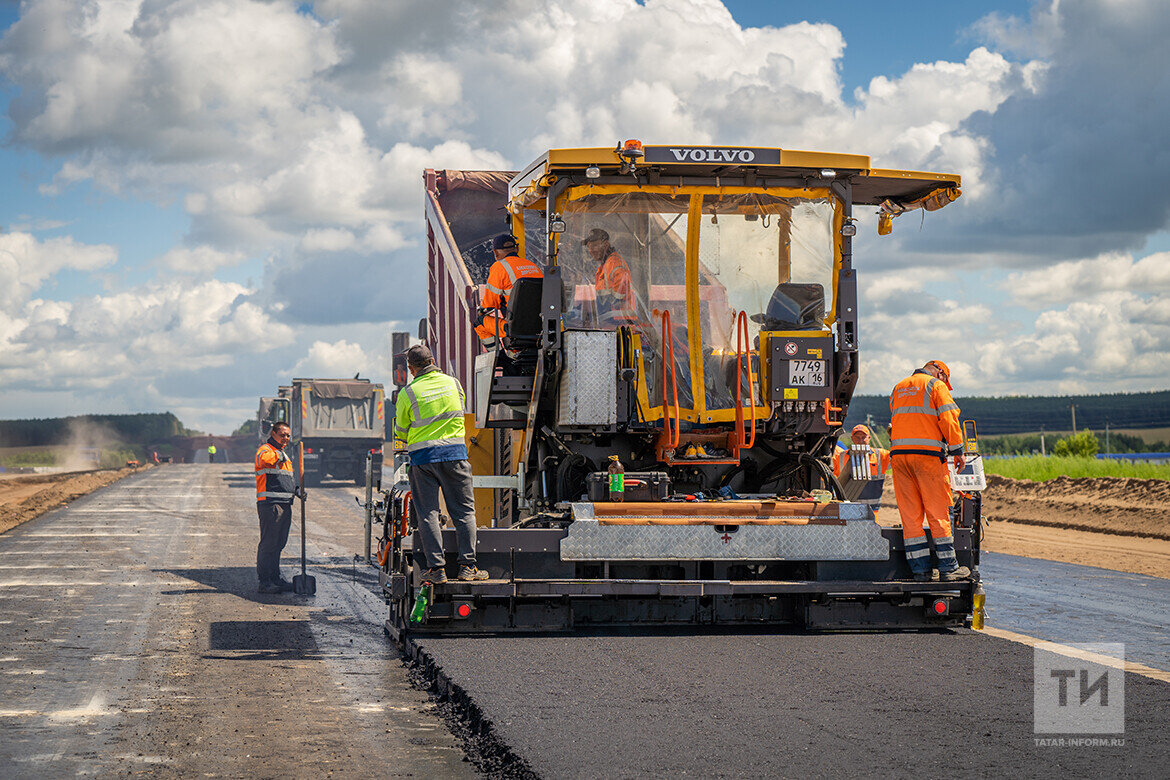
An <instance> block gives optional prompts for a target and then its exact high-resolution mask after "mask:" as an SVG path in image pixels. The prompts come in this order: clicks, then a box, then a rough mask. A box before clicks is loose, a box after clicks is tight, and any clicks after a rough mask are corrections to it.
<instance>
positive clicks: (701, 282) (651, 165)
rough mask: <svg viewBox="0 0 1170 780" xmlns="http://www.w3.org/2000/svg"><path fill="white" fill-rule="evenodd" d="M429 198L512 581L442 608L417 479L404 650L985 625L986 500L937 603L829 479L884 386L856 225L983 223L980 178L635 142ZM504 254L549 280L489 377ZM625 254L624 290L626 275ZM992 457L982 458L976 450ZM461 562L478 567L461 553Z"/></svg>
mask: <svg viewBox="0 0 1170 780" xmlns="http://www.w3.org/2000/svg"><path fill="white" fill-rule="evenodd" d="M424 185H425V190H426V197H425V219H426V226H427V246H428V258H427V262H428V277H427V278H428V280H429V289H428V298H427V301H428V302H427V307H428V308H427V318H426V320H425V322H424V328H423V332H421V333H420V337H422V338H424V339H425V341H426V343H427V344H428V345H429V346H430V348H431V350H432V352H433V353H434V355H435V359H436V362H437V364H438V366H439V368H440V369H442V370H443V371H444V372H446V373H448V374H450V375H452V376H454V377H456V378H457V379H459V380H460V382H461V383H462V384H463V387H464V388H465V390H466V397H467V408H466V409H465V410H464V411H465V419H466V422H467V441H468V447H469V454H470V458H471V461H472V469H473V473H474V478H473V479H474V485H475V488H476V490H475V493H476V508H477V523H478V525H479V526H480V528H479V530H478V553H477V555H478V563H479V566H480V567H481V568H483V569H485V570H486V571H487V572H488V573H489V575H490V579H488V580H486V581H483V582H471V583H469V582H457V581H451V582H448V583H443V584H438V585H428V584H426V583H424V582H422V580H421V577H420V575H421V570H420V567H419V565H418V563H417V562H416V556H415V554H414V551H415V550H416V549H418V546H419V540H418V537H417V534H415V532H414V514H413V511H412V507H411V501H410V493H409V484H408V482H407V481H406V480H405V479H404V471H403V470H400V471H399V472H398V474H397V481H396V482H395V484H393V485H392V486H391V487H390V489H389V490H387V491H386V497H385V501H384V504H383V509H382V514H381V523H382V539H381V540H380V541H379V556H378V560H379V566H380V572H379V579H380V581H381V583H382V588H383V593H384V596H385V598H386V600H387V602H388V604H389V615H388V619H387V621H386V630H387V631H388V632H389V633H390V634H391V635H392V636H393V637H395V638H396V639H397V640H399V641H407V639H408V638H409V636H411V635H412V634H414V633H417V632H430V631H449V632H450V631H453V632H476V631H492V632H495V631H511V630H515V631H525V630H528V631H547V630H568V629H573V628H577V627H581V626H591V625H635V624H636V625H639V626H646V625H655V624H664V625H680V624H681V625H703V624H706V625H734V624H749V625H759V624H764V625H772V624H793V625H798V626H804V627H808V628H815V629H842V628H845V629H856V628H873V629H890V628H895V629H902V628H937V627H943V626H959V625H963V624H965V623H969V622H970V621H971V619H972V617H973V615H974V614H975V612H976V610H977V609H978V608H979V606H980V605H981V590H980V589H979V575H978V563H979V538H980V530H979V529H980V527H981V525H980V524H981V516H980V515H981V505H980V494H979V493H978V492H977V489H975V488H974V487H972V488H971V489H970V490H966V491H963V492H961V493H957V494H956V502H955V505H954V507H953V509H952V512H953V519H954V525H955V531H954V541H955V548H956V551H957V555H958V558H959V561H960V563H961V564H963V565H966V566H969V567H971V569H972V571H973V575H972V577H971V579H970V580H965V581H960V582H939V581H937V580H936V581H933V582H925V583H923V582H914V581H913V578H912V576H911V574H910V571H909V569H908V567H907V565H906V562H905V558H904V553H903V547H902V534H901V529H900V527H899V526H898V525H897V524H896V519H895V518H888V517H885V516H888V515H892V514H894V513H892V512H889V511H887V512H884V513H882V515H883V520H884V523H883V524H879V523H878V522H877V521H876V520H875V515H874V512H873V511H872V509H871V507H870V506H869V505H867V504H866V503H864V502H859V501H850V500H847V499H846V497H845V494H844V491H843V489H842V486H841V483H840V482H839V481H838V480H837V479H836V478H835V476H834V474H833V473H832V470H831V466H830V463H831V455H832V451H833V448H834V447H835V446H836V442H837V439H838V437H839V436H840V434H841V433H842V427H843V426H842V423H843V420H844V416H845V414H846V413H847V410H848V406H849V402H850V399H851V398H852V394H853V389H854V387H855V386H856V383H857V380H858V371H859V354H860V352H859V351H860V349H861V344H860V340H859V330H858V322H859V313H858V306H857V290H858V275H857V271H856V270H855V268H854V254H853V245H854V236H855V235H856V232H857V231H856V222H855V217H854V209H855V208H856V207H858V206H873V207H876V209H877V214H878V220H877V222H878V232H879V233H880V234H885V233H888V232H890V229H891V228H892V225H893V221H894V219H895V218H896V217H897V216H898V215H899V214H902V213H905V212H907V211H912V210H916V209H923V210H926V211H934V210H937V209H939V208H942V207H943V206H946V205H947V204H949V203H950V202H952V201H953V200H955V199H956V198H957V197H959V195H960V194H961V190H960V187H961V181H960V178H959V176H957V175H954V174H946V173H926V172H917V171H901V170H888V169H880V168H875V167H874V166H873V165H872V164H871V162H870V158H869V157H867V156H862V155H854V154H833V153H821V152H803V151H793V150H788V149H781V148H774V147H773V148H763V147H711V146H643V145H642V144H641V143H640V142H637V141H629V142H626V143H624V144H623V143H619V144H618V145H617V146H616V147H615V148H613V149H609V148H587V149H553V150H550V151H548V152H547V153H545V154H543V155H541V156H540V157H539V158H538V159H536V160H535V161H534V162H533V163H531V164H530V165H528V166H526V167H525V168H524V169H522V170H520V171H452V170H446V171H444V170H427V171H425V173H424ZM504 231H510V232H511V233H512V234H513V235H514V236H515V237H516V239H517V241H518V243H519V245H520V249H519V254H520V255H521V256H523V257H525V258H527V259H528V260H530V261H532V262H534V263H537V264H538V265H540V266H541V267H542V268H543V271H544V277H543V279H519V280H517V281H516V283H515V286H514V287H513V288H512V291H511V294H510V296H509V299H508V302H507V311H506V313H505V315H504V316H505V320H506V322H507V332H508V335H507V337H506V338H504V339H502V340H501V343H500V344H499V345H498V346H497V347H496V348H495V349H494V350H490V351H485V350H484V349H482V348H481V347H480V345H479V341H478V339H477V338H476V337H475V335H474V333H473V330H472V326H473V319H474V316H475V314H476V308H477V302H478V301H479V300H480V298H479V296H480V294H481V288H480V285H482V284H483V283H484V282H485V281H486V278H487V273H488V269H489V268H490V265H491V263H492V259H493V258H492V253H491V239H492V237H493V236H494V235H497V234H499V233H501V232H504ZM614 254H616V255H617V256H618V257H619V259H620V261H621V263H618V265H624V266H625V270H624V273H623V274H622V276H624V279H623V282H622V284H621V285H614V284H613V280H612V276H611V275H609V274H608V273H602V272H601V271H600V270H599V269H600V267H601V265H602V264H603V263H607V262H614V263H616V261H611V260H610V259H609V258H610V256H611V255H614ZM615 287H616V288H617V289H615ZM968 446H969V448H970V450H971V452H972V457H975V455H974V453H975V450H976V449H977V443H976V441H975V436H974V433H973V431H972V432H971V435H970V438H969V442H968ZM614 456H616V457H617V459H618V461H619V462H620V464H621V466H622V468H623V469H624V475H623V480H624V493H622V494H621V496H622V497H624V500H621V501H617V500H613V499H615V498H617V497H618V496H617V495H616V494H611V493H610V491H609V489H608V488H609V487H610V485H609V484H608V483H609V474H608V473H607V465H608V464H609V463H611V462H612V460H611V459H612V458H613V457H614ZM856 460H858V461H866V460H867V459H866V458H857V459H856ZM851 477H852V478H853V479H854V480H859V479H881V475H870V474H860V473H859V474H853V475H851ZM891 520H893V522H891ZM444 547H445V549H446V551H447V555H448V560H449V562H451V561H453V560H454V557H453V556H454V553H455V549H456V547H455V539H454V531H453V530H451V529H445V530H444Z"/></svg>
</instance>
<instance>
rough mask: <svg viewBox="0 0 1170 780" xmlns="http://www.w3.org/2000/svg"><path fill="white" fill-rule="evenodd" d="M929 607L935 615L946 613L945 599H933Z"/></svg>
mask: <svg viewBox="0 0 1170 780" xmlns="http://www.w3.org/2000/svg"><path fill="white" fill-rule="evenodd" d="M930 608H931V610H932V611H933V612H934V614H936V615H945V614H947V601H946V599H935V600H934V603H933V604H931V605H930Z"/></svg>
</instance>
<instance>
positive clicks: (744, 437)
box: [735, 311, 756, 450]
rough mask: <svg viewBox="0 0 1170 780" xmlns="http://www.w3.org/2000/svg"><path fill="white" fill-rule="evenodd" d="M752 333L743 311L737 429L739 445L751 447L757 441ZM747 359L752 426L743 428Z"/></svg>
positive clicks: (738, 344) (737, 342)
mask: <svg viewBox="0 0 1170 780" xmlns="http://www.w3.org/2000/svg"><path fill="white" fill-rule="evenodd" d="M751 345H752V339H751V333H750V332H749V331H748V324H747V312H743V311H741V312H740V313H739V317H738V318H736V322H735V429H736V431H737V432H738V433H739V446H740V447H744V448H746V449H749V450H750V449H751V448H752V447H753V446H754V445H755V443H756V377H755V374H754V372H753V371H752V355H751V352H750V351H749V350H750V349H751ZM745 358H746V359H747V374H748V405H750V406H751V408H752V424H751V428H750V429H749V430H748V431H747V432H745V431H744V429H743V400H742V397H743V381H742V379H743V364H744V359H745Z"/></svg>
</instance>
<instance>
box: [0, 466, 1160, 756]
mask: <svg viewBox="0 0 1170 780" xmlns="http://www.w3.org/2000/svg"><path fill="white" fill-rule="evenodd" d="M247 472H248V467H247V465H246V464H241V465H236V464H226V465H221V464H215V465H207V464H202V465H175V466H164V467H161V468H157V469H154V470H151V471H149V472H147V473H144V474H141V475H138V476H135V477H132V478H130V479H128V480H124V481H123V482H120V483H116V484H115V485H113V486H111V487H109V488H106V489H104V490H102V491H100V492H98V493H96V494H94V495H92V496H89V497H87V498H84V499H81V500H79V501H77V502H75V503H74V504H72V505H71V506H70V507H67V508H65V509H62V510H58V511H56V512H53V513H50V514H49V515H46V516H44V517H42V518H40V519H38V520H35V521H33V522H31V523H28V524H26V525H24V526H21V527H19V528H17V529H15V530H13V531H11V532H9V533H7V534H4V535H0V776H5V777H8V776H14V777H29V776H44V777H57V776H61V775H65V774H79V773H80V774H99V775H103V774H117V773H127V774H146V775H147V776H150V775H152V774H153V775H163V776H172V775H195V774H204V775H224V776H244V775H247V776H277V775H293V776H319V775H326V774H330V773H335V774H340V775H366V776H384V775H387V774H403V775H405V774H411V775H416V776H425V777H458V776H467V775H470V774H471V773H472V770H471V767H470V765H469V764H468V763H467V762H466V761H464V754H463V753H462V751H461V746H460V742H459V741H458V740H457V739H456V738H455V737H454V736H452V734H451V733H450V732H449V731H448V730H447V729H446V727H445V725H444V724H443V722H442V721H440V720H439V718H438V716H437V715H436V713H435V711H434V709H433V707H432V706H431V704H430V702H429V700H428V699H427V697H426V695H425V694H424V693H423V692H421V691H419V690H418V689H417V688H413V687H411V685H410V682H409V679H408V676H407V673H408V670H407V669H406V668H405V667H404V666H403V665H402V663H401V661H400V660H399V659H398V657H397V654H396V652H395V651H394V650H393V649H392V648H391V647H390V646H389V644H388V642H387V640H386V639H385V637H384V636H383V633H382V628H381V624H382V621H383V620H384V619H385V612H386V608H385V606H384V604H382V602H381V601H380V600H379V599H378V597H377V596H376V595H375V593H374V591H375V590H376V582H375V581H374V580H373V578H372V576H371V574H370V570H369V569H368V568H365V567H363V566H362V565H361V564H360V563H358V564H355V562H354V561H353V555H354V553H355V552H358V551H360V548H361V544H362V535H361V534H362V527H361V522H360V517H361V510H360V508H359V507H358V506H357V505H356V504H355V502H354V501H353V496H354V495H357V494H358V492H359V491H358V490H357V489H356V488H354V487H352V486H349V487H341V486H340V485H337V486H333V487H328V488H323V489H319V490H316V491H312V494H311V496H310V502H309V506H310V512H309V518H310V520H309V524H308V535H309V557H310V561H311V564H310V565H311V567H312V573H313V574H315V575H316V577H317V584H318V595H317V597H316V598H315V599H312V600H309V599H302V598H298V597H295V596H290V595H279V596H261V595H258V594H256V593H255V589H254V587H255V583H254V577H255V575H254V571H253V569H252V565H253V562H254V550H255V543H256V521H255V509H254V504H253V503H252V495H251V489H252V488H251V477H250V475H249V474H248V473H247ZM298 551H299V536H298V535H297V533H296V526H295V525H294V533H293V535H292V538H291V539H290V543H289V547H288V548H287V549H286V556H285V560H284V569H285V574H286V576H291V575H292V573H293V572H294V565H293V564H294V558H295V555H294V553H296V552H298ZM1033 564H1035V565H1041V566H1042V565H1043V564H1044V562H1037V561H1030V560H1029V559H1017V558H1013V557H1012V556H1002V555H1000V556H995V555H987V556H986V557H985V561H984V574H985V576H986V577H987V578H988V583H987V590H988V603H989V607H990V610H991V612H990V622H991V623H993V624H994V625H997V626H999V627H1003V628H1010V629H1012V630H1014V631H1017V632H1020V633H1026V634H1031V635H1034V636H1041V637H1042V638H1044V639H1051V640H1054V641H1062V642H1078V641H1119V640H1118V639H1117V637H1118V636H1124V637H1126V638H1125V639H1121V640H1120V641H1125V642H1127V657H1128V658H1129V660H1140V661H1142V662H1143V663H1146V664H1149V665H1151V666H1155V667H1159V668H1166V664H1165V662H1164V660H1163V662H1162V663H1159V660H1158V659H1159V657H1161V658H1163V659H1164V658H1165V649H1164V645H1159V644H1158V642H1157V641H1156V640H1157V638H1158V636H1160V635H1159V634H1158V632H1157V631H1156V629H1154V628H1149V627H1148V626H1147V628H1146V629H1142V631H1140V632H1139V631H1138V629H1137V628H1135V627H1137V626H1140V625H1142V624H1143V623H1153V622H1156V621H1162V625H1165V618H1164V617H1163V615H1164V610H1165V603H1166V599H1165V591H1164V590H1163V591H1157V590H1142V588H1147V589H1148V588H1156V587H1157V586H1158V583H1159V582H1161V581H1156V582H1154V583H1144V582H1138V580H1142V581H1144V580H1151V579H1154V578H1139V577H1138V575H1118V576H1120V577H1121V579H1122V580H1124V582H1116V583H1115V582H1112V581H1111V580H1110V579H1109V577H1110V576H1111V575H1114V574H1115V573H1112V572H1103V570H1099V569H1088V567H1077V566H1072V565H1070V564H1052V565H1053V566H1055V567H1057V568H1056V569H1043V570H1040V569H1029V568H1028V567H1029V566H1031V565H1033ZM1086 569H1088V570H1087V571H1086ZM1131 577H1132V578H1135V579H1134V580H1133V581H1130V580H1129V579H1128V578H1131ZM1162 587H1164V585H1163V586H1162ZM1117 590H1120V591H1122V592H1124V593H1126V594H1130V595H1129V596H1127V597H1126V598H1130V597H1132V600H1131V601H1124V604H1126V606H1124V607H1123V606H1121V605H1122V603H1123V600H1118V599H1117V598H1113V599H1110V594H1111V593H1113V592H1114V591H1117ZM1134 594H1138V595H1134ZM1141 594H1149V596H1148V598H1143V596H1142V595H1141ZM1159 599H1160V600H1161V604H1160V605H1159V608H1160V609H1161V610H1163V612H1157V611H1151V612H1148V613H1145V614H1146V615H1148V619H1147V617H1143V612H1142V611H1141V607H1142V604H1143V602H1144V601H1148V602H1154V601H1157V600H1159ZM1043 605H1047V607H1043ZM1054 605H1055V606H1054ZM1086 605H1088V606H1090V607H1092V609H1087V608H1086ZM1045 609H1047V611H1044V610H1045ZM1037 615H1041V616H1042V619H1041V618H1038V617H1036V616H1037ZM1142 632H1144V633H1142ZM1163 633H1164V632H1163ZM1162 640H1163V641H1164V637H1162ZM420 642H421V644H422V647H423V650H424V651H425V653H427V654H428V656H429V657H430V658H431V659H432V660H433V662H434V664H435V665H436V666H437V667H439V671H440V673H441V675H442V676H443V677H444V678H446V679H447V680H450V681H451V683H453V684H454V685H456V686H458V687H459V688H460V689H461V690H462V691H463V692H464V693H465V694H466V695H467V697H468V699H469V700H470V701H471V702H472V703H473V704H474V707H475V708H476V709H477V710H478V712H479V713H481V714H482V715H483V717H484V718H485V719H486V720H487V721H488V722H490V724H491V728H492V731H493V732H494V734H495V736H496V738H497V739H498V740H499V741H500V742H502V743H503V744H504V745H505V746H506V747H507V748H508V749H509V750H510V751H511V753H512V754H513V755H515V756H517V757H519V759H521V760H522V761H523V762H524V763H525V764H526V765H527V767H528V768H529V769H530V770H531V771H532V772H533V773H535V774H537V775H540V776H544V777H551V778H556V777H648V776H653V777H659V776H670V775H674V776H711V777H724V776H747V775H763V776H776V777H795V776H798V775H799V776H813V777H820V776H837V775H844V774H849V775H860V776H875V777H876V776H882V777H936V776H947V775H948V774H953V775H955V776H964V777H966V776H973V775H987V776H1003V775H1010V776H1013V777H1015V776H1025V777H1039V776H1046V775H1057V776H1059V775H1071V776H1102V775H1121V776H1164V772H1163V771H1161V770H1162V769H1163V768H1164V767H1165V766H1167V765H1170V740H1168V739H1167V738H1166V737H1165V736H1164V735H1163V734H1162V731H1163V728H1164V724H1166V723H1168V722H1170V685H1168V684H1167V683H1163V682H1158V681H1156V680H1151V679H1148V678H1146V677H1140V676H1136V675H1132V674H1131V675H1127V676H1126V688H1125V706H1126V731H1125V733H1124V735H1123V737H1124V742H1125V744H1124V745H1116V746H1106V747H1099V746H1093V747H1084V746H1079V747H1075V748H1074V747H1058V746H1052V745H1048V744H1044V745H1039V744H1037V743H1036V738H1037V737H1038V736H1041V735H1037V734H1034V733H1033V719H1032V690H1033V689H1032V675H1033V654H1032V652H1033V651H1032V649H1031V648H1030V647H1027V646H1024V645H1019V644H1015V643H1012V642H1008V641H1005V640H1001V639H997V638H993V637H990V636H986V635H982V634H979V633H976V632H971V631H958V632H954V633H950V632H947V633H938V634H865V633H839V634H815V635H814V634H804V633H798V632H784V631H760V632H720V633H698V634H696V633H693V632H692V633H685V634H682V633H654V632H640V633H639V632H625V633H594V634H590V635H582V636H495V637H464V638H438V637H436V638H428V639H422V640H420ZM1129 648H1132V649H1129ZM1159 653H1161V656H1159Z"/></svg>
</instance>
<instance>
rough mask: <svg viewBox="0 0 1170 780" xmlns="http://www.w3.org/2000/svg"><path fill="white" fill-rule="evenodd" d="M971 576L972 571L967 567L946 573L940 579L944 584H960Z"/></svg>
mask: <svg viewBox="0 0 1170 780" xmlns="http://www.w3.org/2000/svg"><path fill="white" fill-rule="evenodd" d="M970 576H971V570H970V569H968V568H967V567H966V566H960V567H959V568H957V569H955V570H954V571H944V572H943V573H942V574H941V575H939V579H940V580H942V581H943V582H958V581H959V580H965V579H967V578H968V577H970Z"/></svg>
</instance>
